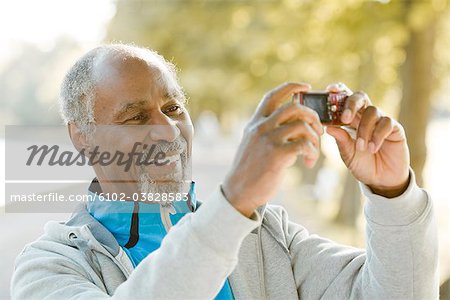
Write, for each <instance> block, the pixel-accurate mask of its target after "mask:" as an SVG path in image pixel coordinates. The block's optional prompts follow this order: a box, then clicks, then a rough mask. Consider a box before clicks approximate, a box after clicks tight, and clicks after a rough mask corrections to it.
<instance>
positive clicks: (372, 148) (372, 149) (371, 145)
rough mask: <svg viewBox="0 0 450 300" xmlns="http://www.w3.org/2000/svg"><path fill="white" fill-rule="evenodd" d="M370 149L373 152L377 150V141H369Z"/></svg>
mask: <svg viewBox="0 0 450 300" xmlns="http://www.w3.org/2000/svg"><path fill="white" fill-rule="evenodd" d="M368 147H369V151H370V152H371V153H375V152H376V150H377V149H376V147H375V143H374V142H370V143H369V146H368Z"/></svg>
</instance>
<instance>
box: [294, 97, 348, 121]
mask: <svg viewBox="0 0 450 300" xmlns="http://www.w3.org/2000/svg"><path fill="white" fill-rule="evenodd" d="M347 97H348V95H347V93H345V92H322V91H317V92H300V93H295V94H294V95H293V96H292V101H293V102H296V103H300V104H302V105H305V106H307V107H309V108H311V109H313V110H315V111H316V112H317V114H318V115H319V118H320V122H322V123H323V124H324V125H327V126H340V125H343V123H342V122H341V114H342V112H343V111H344V104H345V100H346V99H347Z"/></svg>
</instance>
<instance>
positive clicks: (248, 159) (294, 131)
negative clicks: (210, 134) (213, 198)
mask: <svg viewBox="0 0 450 300" xmlns="http://www.w3.org/2000/svg"><path fill="white" fill-rule="evenodd" d="M309 89H310V86H309V85H308V84H300V83H285V84H282V85H280V86H278V87H276V88H275V89H273V90H271V91H269V92H268V93H267V94H266V95H264V97H263V99H262V100H261V102H260V103H259V105H258V108H257V109H256V112H255V114H254V115H253V117H252V119H251V120H250V122H249V123H248V125H247V126H246V128H245V130H244V136H243V138H242V141H241V144H240V145H239V148H238V151H237V154H236V156H235V158H234V162H233V166H232V168H231V171H230V172H229V173H228V175H227V177H226V179H225V181H224V183H223V184H222V191H223V193H224V194H225V197H226V198H227V200H228V201H229V202H230V203H231V204H232V205H233V206H234V207H235V208H236V209H237V210H238V211H240V212H241V213H242V214H243V215H245V216H247V217H250V216H251V215H252V214H253V212H254V211H255V209H256V208H258V207H259V206H261V205H263V204H265V203H266V202H267V201H269V200H270V199H271V198H272V197H273V196H274V195H275V194H276V192H277V189H278V186H279V185H280V183H281V180H282V178H283V175H284V173H285V171H286V169H287V168H288V167H290V166H292V165H293V164H294V163H295V161H296V160H297V157H298V156H299V155H302V156H303V161H304V164H305V166H306V167H308V168H311V167H313V166H314V164H315V163H316V161H317V159H318V157H319V153H320V151H319V147H320V144H319V136H320V135H322V134H323V132H324V131H323V127H322V124H321V123H320V120H319V116H318V115H317V113H316V112H315V111H313V110H312V109H310V108H308V107H306V106H303V105H300V104H296V103H291V102H289V103H286V104H284V105H282V104H283V102H284V101H285V100H286V99H288V97H290V96H292V94H293V93H298V92H305V91H308V90H309Z"/></svg>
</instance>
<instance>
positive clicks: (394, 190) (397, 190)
mask: <svg viewBox="0 0 450 300" xmlns="http://www.w3.org/2000/svg"><path fill="white" fill-rule="evenodd" d="M410 180H411V176H410V175H408V177H407V178H406V180H404V181H403V183H401V184H399V185H396V186H389V187H380V186H374V185H368V187H369V188H370V190H371V191H372V192H373V193H374V194H376V195H379V196H382V197H385V198H395V197H398V196H400V195H402V194H403V193H404V192H405V191H406V190H407V189H408V186H409V183H410Z"/></svg>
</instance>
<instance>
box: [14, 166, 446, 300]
mask: <svg viewBox="0 0 450 300" xmlns="http://www.w3.org/2000/svg"><path fill="white" fill-rule="evenodd" d="M361 189H362V191H363V193H364V194H365V196H366V197H367V201H366V203H365V209H364V212H365V217H366V250H364V249H357V248H353V247H348V246H343V245H339V244H336V243H334V242H332V241H330V240H327V239H324V238H321V237H319V236H317V235H311V234H309V233H308V231H307V230H306V229H305V228H304V227H302V226H301V225H298V224H295V223H293V222H290V221H289V220H288V216H287V213H286V211H285V210H284V209H283V208H281V207H279V206H273V205H267V206H264V207H261V208H259V209H258V211H257V212H256V213H255V214H254V215H253V217H252V218H246V217H244V216H243V215H241V214H240V213H239V212H238V211H237V210H236V209H234V207H233V206H231V205H230V204H229V202H228V201H227V200H226V199H225V198H224V196H223V194H222V193H221V191H220V189H219V188H218V189H217V191H216V192H215V193H214V194H213V195H212V196H211V197H210V198H209V199H208V200H207V201H205V203H204V204H203V205H202V206H201V207H200V208H199V209H198V210H197V211H196V212H195V213H188V214H187V215H186V216H185V217H183V218H182V219H181V220H180V221H179V222H178V223H177V224H176V225H175V226H174V227H172V228H171V229H170V231H169V232H168V234H167V235H166V237H165V238H164V239H163V242H162V244H161V247H160V248H159V249H158V250H156V251H154V252H152V253H151V254H150V255H149V256H147V257H146V258H145V259H144V260H142V262H141V263H140V264H139V265H138V266H137V267H136V268H135V269H134V268H133V265H132V263H131V261H130V259H129V258H128V256H127V255H126V254H125V252H124V251H123V249H122V248H121V247H120V246H119V244H118V243H117V241H116V240H115V239H114V237H113V235H112V234H111V233H110V232H109V231H108V230H106V228H105V227H103V226H102V225H101V224H100V223H99V222H98V221H97V220H96V219H94V218H93V217H92V216H91V215H90V214H89V213H88V212H87V211H86V208H85V207H83V206H82V207H80V209H79V210H78V211H76V212H75V213H74V214H73V216H72V217H71V219H70V220H68V221H67V222H54V221H53V222H49V223H47V224H46V226H45V234H44V235H43V236H42V237H40V238H39V239H38V240H37V241H35V242H33V243H31V244H28V245H27V246H26V247H25V248H24V250H23V251H22V252H21V253H20V255H19V256H18V258H17V259H16V265H15V272H14V275H13V279H12V282H11V294H12V298H13V299H95V300H99V299H109V298H113V299H213V298H214V297H215V295H216V294H217V293H218V292H219V290H220V288H221V287H222V285H223V283H224V281H225V280H226V279H227V277H228V278H229V281H230V285H231V288H232V290H233V294H234V297H235V298H236V299H283V300H285V299H299V298H300V299H437V297H438V274H437V257H438V254H437V233H436V224H435V220H434V217H433V211H432V202H431V200H430V198H429V197H428V195H427V193H426V192H425V191H424V190H422V189H420V188H418V187H417V185H416V184H415V179H414V174H412V173H411V183H410V185H409V187H408V189H407V190H406V191H405V192H404V193H403V194H402V195H401V196H399V197H397V198H393V199H386V198H383V197H381V196H378V195H375V194H373V193H372V192H371V191H370V189H369V188H368V187H366V186H364V185H361Z"/></svg>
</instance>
